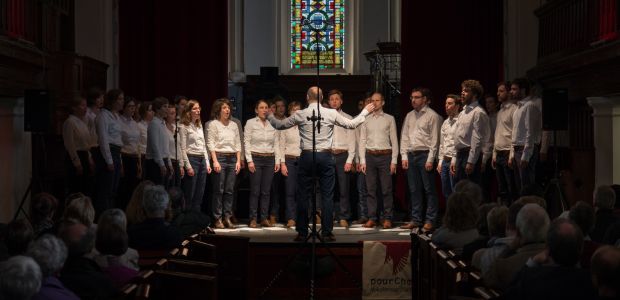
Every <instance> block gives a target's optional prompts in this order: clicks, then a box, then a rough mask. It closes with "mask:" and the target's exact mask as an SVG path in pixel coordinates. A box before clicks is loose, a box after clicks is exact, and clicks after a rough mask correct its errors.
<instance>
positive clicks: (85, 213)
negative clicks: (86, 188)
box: [62, 195, 95, 227]
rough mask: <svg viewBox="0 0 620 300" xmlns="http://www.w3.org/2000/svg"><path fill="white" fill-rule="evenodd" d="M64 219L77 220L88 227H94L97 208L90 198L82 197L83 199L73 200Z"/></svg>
mask: <svg viewBox="0 0 620 300" xmlns="http://www.w3.org/2000/svg"><path fill="white" fill-rule="evenodd" d="M62 218H63V219H75V220H78V221H80V222H81V223H82V224H84V225H86V226H87V227H90V226H92V225H93V223H94V222H95V208H94V207H93V203H92V201H91V200H90V197H88V196H84V195H82V197H78V198H74V199H73V200H71V202H69V203H68V205H67V207H65V212H64V213H63V215H62Z"/></svg>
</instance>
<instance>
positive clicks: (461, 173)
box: [454, 150, 482, 185]
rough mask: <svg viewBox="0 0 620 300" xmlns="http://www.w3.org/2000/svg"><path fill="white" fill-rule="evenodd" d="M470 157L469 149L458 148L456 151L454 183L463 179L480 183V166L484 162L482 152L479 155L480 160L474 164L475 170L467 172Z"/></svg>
mask: <svg viewBox="0 0 620 300" xmlns="http://www.w3.org/2000/svg"><path fill="white" fill-rule="evenodd" d="M468 159H469V150H457V152H456V176H454V184H455V185H456V184H457V183H458V182H459V181H461V180H463V179H467V180H470V181H472V182H474V183H476V184H480V166H481V164H482V153H480V155H479V156H478V160H477V161H476V163H475V164H474V170H473V172H471V174H469V175H468V174H467V173H466V172H465V167H466V166H467V160H468Z"/></svg>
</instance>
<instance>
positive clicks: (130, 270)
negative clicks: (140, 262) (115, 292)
mask: <svg viewBox="0 0 620 300" xmlns="http://www.w3.org/2000/svg"><path fill="white" fill-rule="evenodd" d="M95 248H96V249H97V251H98V252H99V253H100V255H101V256H103V257H105V267H102V268H101V269H102V270H103V273H105V274H106V275H107V276H108V278H109V279H110V280H111V281H112V284H113V285H114V287H116V288H117V289H120V288H121V287H122V286H123V285H125V284H127V283H128V282H129V281H130V280H131V279H133V278H134V277H136V276H137V275H138V271H137V270H136V268H135V265H131V267H128V266H127V262H126V260H127V259H126V255H127V250H128V249H129V238H128V236H127V232H126V231H125V228H123V227H121V226H120V225H118V224H114V223H109V224H106V225H105V226H99V227H98V228H97V239H96V242H95ZM132 253H136V252H135V250H134V251H133V252H132ZM134 258H135V259H137V253H136V254H134Z"/></svg>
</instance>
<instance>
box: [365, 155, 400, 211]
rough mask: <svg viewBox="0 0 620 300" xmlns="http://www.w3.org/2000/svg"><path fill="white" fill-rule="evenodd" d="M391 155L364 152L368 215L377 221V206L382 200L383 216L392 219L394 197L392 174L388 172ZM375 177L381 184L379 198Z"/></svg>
mask: <svg viewBox="0 0 620 300" xmlns="http://www.w3.org/2000/svg"><path fill="white" fill-rule="evenodd" d="M391 161H392V156H391V155H371V154H369V153H366V189H367V190H368V217H369V219H371V220H373V221H377V220H378V219H377V206H378V203H379V201H381V202H383V217H384V218H385V219H387V220H391V219H392V213H393V212H392V207H393V203H394V197H393V195H392V174H390V164H391ZM377 179H378V180H379V182H380V184H381V191H382V195H381V198H382V199H381V200H379V199H378V198H377V185H376V182H377Z"/></svg>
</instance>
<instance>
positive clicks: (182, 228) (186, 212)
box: [168, 187, 211, 238]
mask: <svg viewBox="0 0 620 300" xmlns="http://www.w3.org/2000/svg"><path fill="white" fill-rule="evenodd" d="M168 195H169V196H170V203H171V208H172V218H171V219H172V220H171V221H170V224H171V225H172V226H174V227H176V228H178V229H179V232H180V233H181V237H182V238H187V237H189V236H190V235H192V234H194V233H196V232H199V231H201V230H203V229H205V228H206V227H208V226H209V224H210V223H211V220H210V219H209V217H208V216H207V215H205V214H204V213H202V212H201V211H198V210H195V209H191V208H190V207H188V208H187V209H185V207H184V205H183V203H185V199H184V193H183V190H181V189H180V188H178V187H171V188H169V189H168Z"/></svg>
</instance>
